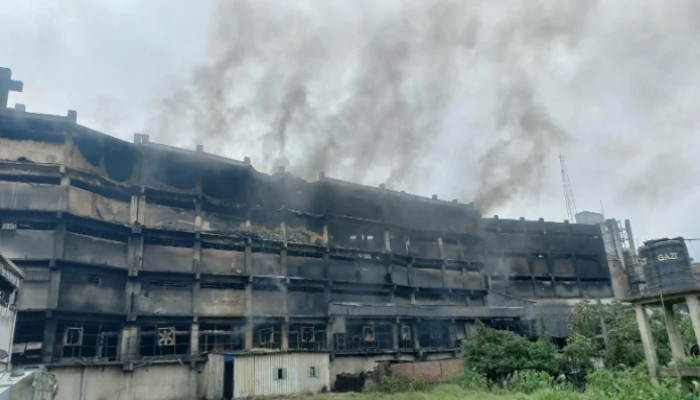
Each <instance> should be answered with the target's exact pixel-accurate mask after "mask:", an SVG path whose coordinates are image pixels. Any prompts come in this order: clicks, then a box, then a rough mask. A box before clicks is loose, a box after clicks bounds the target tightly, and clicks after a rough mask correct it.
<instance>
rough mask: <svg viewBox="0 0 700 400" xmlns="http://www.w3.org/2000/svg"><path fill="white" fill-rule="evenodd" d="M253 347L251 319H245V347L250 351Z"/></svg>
mask: <svg viewBox="0 0 700 400" xmlns="http://www.w3.org/2000/svg"><path fill="white" fill-rule="evenodd" d="M252 348H253V321H251V320H250V319H248V320H246V323H245V349H246V350H248V351H250V350H251V349H252Z"/></svg>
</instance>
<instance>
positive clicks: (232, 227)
mask: <svg viewBox="0 0 700 400" xmlns="http://www.w3.org/2000/svg"><path fill="white" fill-rule="evenodd" d="M245 230H246V227H245V218H241V217H238V216H235V215H226V214H221V213H215V212H209V211H202V232H207V233H232V232H240V231H245Z"/></svg>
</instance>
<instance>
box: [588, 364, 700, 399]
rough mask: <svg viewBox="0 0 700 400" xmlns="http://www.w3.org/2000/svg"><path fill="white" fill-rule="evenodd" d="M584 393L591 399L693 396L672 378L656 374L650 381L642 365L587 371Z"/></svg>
mask: <svg viewBox="0 0 700 400" xmlns="http://www.w3.org/2000/svg"><path fill="white" fill-rule="evenodd" d="M586 394H587V395H589V396H590V397H591V398H593V399H606V400H607V399H609V400H649V399H659V400H694V399H698V398H700V397H698V395H697V394H696V393H687V392H684V390H683V389H682V388H681V385H680V383H679V382H678V381H677V380H675V379H669V378H660V379H659V384H658V385H654V384H653V383H652V382H651V380H650V379H649V376H648V375H647V374H646V373H645V372H644V370H643V369H641V368H640V369H625V370H621V371H609V370H601V371H595V372H593V373H591V374H590V376H589V378H588V387H587V388H586Z"/></svg>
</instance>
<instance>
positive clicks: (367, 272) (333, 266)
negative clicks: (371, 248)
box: [328, 259, 387, 283]
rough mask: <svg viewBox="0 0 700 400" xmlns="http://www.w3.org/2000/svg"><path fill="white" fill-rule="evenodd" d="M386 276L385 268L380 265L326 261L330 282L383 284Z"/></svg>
mask: <svg viewBox="0 0 700 400" xmlns="http://www.w3.org/2000/svg"><path fill="white" fill-rule="evenodd" d="M386 274H387V269H386V266H385V265H382V264H380V263H370V262H362V261H356V262H349V261H341V260H333V259H331V260H328V277H329V279H331V280H338V281H350V282H365V283H385V282H386Z"/></svg>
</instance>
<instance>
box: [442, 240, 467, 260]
mask: <svg viewBox="0 0 700 400" xmlns="http://www.w3.org/2000/svg"><path fill="white" fill-rule="evenodd" d="M442 251H443V252H444V253H445V254H444V258H446V259H448V260H460V259H461V258H462V256H461V250H460V248H459V245H457V243H449V242H447V241H443V243H442Z"/></svg>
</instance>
